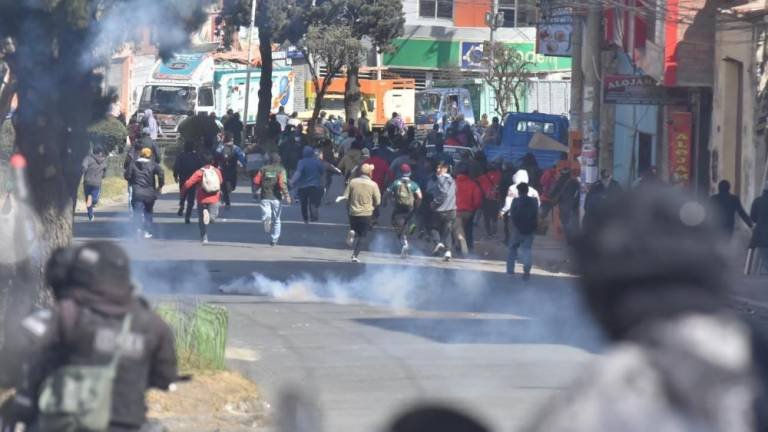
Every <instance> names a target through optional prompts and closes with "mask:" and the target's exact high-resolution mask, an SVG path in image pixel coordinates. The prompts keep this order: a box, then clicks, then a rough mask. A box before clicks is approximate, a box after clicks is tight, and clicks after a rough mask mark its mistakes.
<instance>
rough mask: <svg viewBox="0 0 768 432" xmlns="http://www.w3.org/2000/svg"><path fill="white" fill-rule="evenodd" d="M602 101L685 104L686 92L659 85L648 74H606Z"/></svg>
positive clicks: (611, 102)
mask: <svg viewBox="0 0 768 432" xmlns="http://www.w3.org/2000/svg"><path fill="white" fill-rule="evenodd" d="M603 101H604V102H605V103H607V104H628V105H686V104H688V93H687V92H686V90H685V89H681V88H672V87H664V86H660V85H658V84H657V83H656V80H655V79H653V78H651V77H649V76H642V75H606V76H605V78H604V79H603Z"/></svg>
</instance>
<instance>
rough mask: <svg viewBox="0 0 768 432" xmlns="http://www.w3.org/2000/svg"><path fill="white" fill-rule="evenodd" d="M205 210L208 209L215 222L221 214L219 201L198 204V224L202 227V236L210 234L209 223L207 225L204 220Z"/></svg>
mask: <svg viewBox="0 0 768 432" xmlns="http://www.w3.org/2000/svg"><path fill="white" fill-rule="evenodd" d="M203 210H208V214H209V215H210V217H211V222H213V221H215V220H216V218H217V217H218V216H219V203H216V204H200V203H198V204H197V225H198V226H199V227H200V237H205V236H206V235H207V234H208V225H206V224H205V221H204V220H203Z"/></svg>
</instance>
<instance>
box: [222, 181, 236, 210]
mask: <svg viewBox="0 0 768 432" xmlns="http://www.w3.org/2000/svg"><path fill="white" fill-rule="evenodd" d="M233 190H235V188H234V186H233V185H232V183H230V182H229V181H228V180H224V183H222V185H221V199H222V200H223V201H224V205H225V206H227V207H229V206H230V205H232V199H231V198H230V194H231V193H232V191H233Z"/></svg>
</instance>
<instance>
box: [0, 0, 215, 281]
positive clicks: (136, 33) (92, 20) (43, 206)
mask: <svg viewBox="0 0 768 432" xmlns="http://www.w3.org/2000/svg"><path fill="white" fill-rule="evenodd" d="M207 3H208V2H207V0H43V1H35V2H30V1H17V0H0V10H2V14H0V40H5V41H7V42H6V43H4V45H3V46H8V44H10V46H12V47H13V49H12V50H8V49H4V50H3V58H2V62H3V63H4V64H5V65H6V67H7V68H8V69H9V73H10V74H11V75H12V76H13V77H15V86H16V95H17V97H18V108H17V110H16V112H15V115H14V119H13V122H14V126H15V130H16V148H17V149H18V150H19V151H20V152H21V154H22V155H24V156H25V158H26V160H27V177H28V183H29V185H30V190H31V204H32V207H33V208H34V211H35V213H36V215H37V217H38V218H39V219H40V221H41V225H42V226H43V227H45V229H44V230H43V232H42V239H40V240H41V241H40V242H39V244H40V250H38V251H36V253H35V255H36V257H37V261H38V262H36V264H35V266H36V268H37V271H38V285H39V286H40V287H42V284H41V282H40V281H41V279H39V276H40V275H41V274H42V269H43V263H44V262H45V261H46V259H47V257H48V256H49V254H50V252H51V250H52V249H54V248H56V247H59V246H62V245H66V244H68V243H69V242H70V240H71V238H72V208H73V204H74V200H75V199H76V196H77V186H78V183H79V178H80V164H81V162H82V160H83V158H84V157H85V155H86V154H87V152H88V150H89V148H88V147H89V146H88V143H89V139H88V133H87V130H86V129H87V127H88V125H89V124H91V123H92V122H93V121H94V120H96V119H100V118H102V117H103V116H104V113H105V112H106V111H107V107H108V104H109V100H108V98H107V97H104V95H103V92H102V86H101V83H102V76H101V75H100V74H98V73H97V72H95V71H96V70H97V69H98V68H99V67H101V66H103V65H104V64H106V62H107V61H108V60H109V58H110V56H111V53H112V52H113V51H114V49H116V48H118V47H122V46H123V45H124V44H125V43H126V42H130V41H134V40H138V39H139V38H140V37H141V36H142V34H141V30H143V29H148V30H150V31H151V32H152V36H153V42H154V43H155V44H156V45H157V46H158V48H159V50H160V54H161V56H163V57H165V58H168V57H169V56H170V54H171V53H172V52H173V50H174V49H177V48H179V47H181V46H182V45H183V44H185V43H187V42H188V40H189V35H190V34H191V33H192V31H194V30H195V29H197V28H199V26H200V25H201V24H202V23H203V22H204V20H205V19H206V14H205V11H204V8H203V6H204V5H205V4H207ZM0 101H2V102H3V103H4V104H5V105H4V106H0V112H7V108H8V107H7V103H9V101H8V102H6V101H5V99H4V98H0ZM27 289H28V291H29V292H40V293H45V290H42V289H41V290H37V291H36V290H32V289H29V288H28V287H27Z"/></svg>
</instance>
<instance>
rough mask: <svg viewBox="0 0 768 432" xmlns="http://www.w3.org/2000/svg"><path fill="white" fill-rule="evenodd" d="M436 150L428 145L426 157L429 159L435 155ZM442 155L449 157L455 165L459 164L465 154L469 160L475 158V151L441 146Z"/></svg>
mask: <svg viewBox="0 0 768 432" xmlns="http://www.w3.org/2000/svg"><path fill="white" fill-rule="evenodd" d="M435 153H436V148H435V146H434V145H428V146H427V157H428V158H431V157H433V156H434V155H435ZM443 153H445V154H447V155H450V156H451V159H453V161H454V162H455V163H459V162H461V160H462V159H463V156H464V155H466V154H469V158H470V159H474V158H475V151H474V150H472V149H471V148H470V147H461V146H443Z"/></svg>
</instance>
